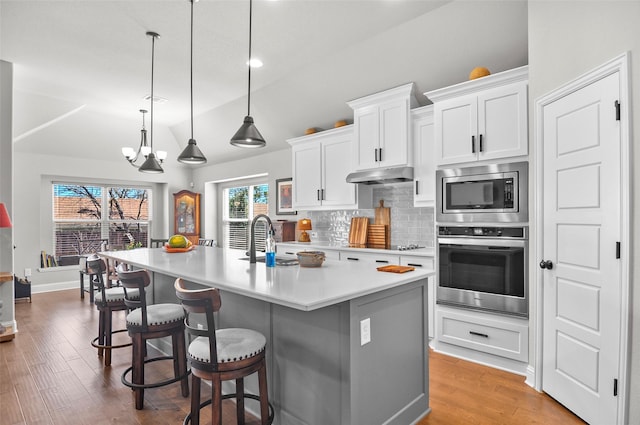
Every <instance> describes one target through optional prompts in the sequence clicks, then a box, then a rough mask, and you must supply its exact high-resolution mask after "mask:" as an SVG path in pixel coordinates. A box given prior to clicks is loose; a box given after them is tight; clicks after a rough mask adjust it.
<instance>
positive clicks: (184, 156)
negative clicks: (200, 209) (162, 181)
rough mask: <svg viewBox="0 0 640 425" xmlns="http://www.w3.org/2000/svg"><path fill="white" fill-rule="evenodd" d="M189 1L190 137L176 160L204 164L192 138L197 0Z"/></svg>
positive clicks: (202, 156) (203, 159) (203, 157)
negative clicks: (194, 9)
mask: <svg viewBox="0 0 640 425" xmlns="http://www.w3.org/2000/svg"><path fill="white" fill-rule="evenodd" d="M188 1H189V2H190V3H191V75H190V81H191V138H190V139H189V143H188V144H187V147H186V148H184V150H183V151H182V153H181V154H180V156H178V161H179V162H182V163H183V164H204V163H205V162H207V158H205V156H204V155H203V154H202V151H201V150H200V149H199V148H198V145H196V139H194V138H193V3H195V2H196V1H198V0H188Z"/></svg>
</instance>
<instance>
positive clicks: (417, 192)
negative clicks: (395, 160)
mask: <svg viewBox="0 0 640 425" xmlns="http://www.w3.org/2000/svg"><path fill="white" fill-rule="evenodd" d="M417 194H418V180H416V195H417Z"/></svg>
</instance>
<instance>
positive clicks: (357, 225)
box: [349, 217, 369, 248]
mask: <svg viewBox="0 0 640 425" xmlns="http://www.w3.org/2000/svg"><path fill="white" fill-rule="evenodd" d="M368 229H369V217H352V218H351V227H350V228H349V246H352V247H356V248H366V246H367V231H368Z"/></svg>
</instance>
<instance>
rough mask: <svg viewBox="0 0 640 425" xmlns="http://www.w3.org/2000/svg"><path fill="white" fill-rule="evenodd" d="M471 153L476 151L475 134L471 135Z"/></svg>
mask: <svg viewBox="0 0 640 425" xmlns="http://www.w3.org/2000/svg"><path fill="white" fill-rule="evenodd" d="M471 153H476V136H471Z"/></svg>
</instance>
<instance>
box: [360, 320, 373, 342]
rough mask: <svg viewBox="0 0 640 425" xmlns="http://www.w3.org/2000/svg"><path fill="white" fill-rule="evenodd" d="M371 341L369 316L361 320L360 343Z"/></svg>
mask: <svg viewBox="0 0 640 425" xmlns="http://www.w3.org/2000/svg"><path fill="white" fill-rule="evenodd" d="M370 342H371V318H369V317H367V318H366V319H363V320H361V321H360V345H365V344H368V343H370Z"/></svg>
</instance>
